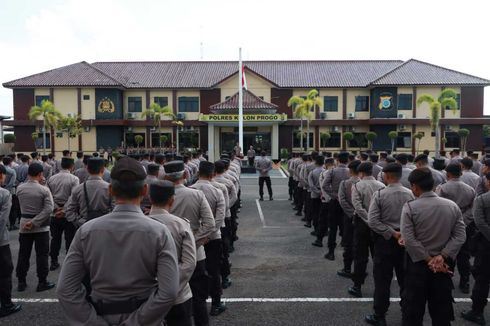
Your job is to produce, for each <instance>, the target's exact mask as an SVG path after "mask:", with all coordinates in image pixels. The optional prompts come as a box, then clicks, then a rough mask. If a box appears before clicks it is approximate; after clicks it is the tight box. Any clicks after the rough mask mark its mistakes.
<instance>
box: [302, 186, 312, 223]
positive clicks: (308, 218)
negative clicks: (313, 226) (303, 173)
mask: <svg viewBox="0 0 490 326" xmlns="http://www.w3.org/2000/svg"><path fill="white" fill-rule="evenodd" d="M303 202H304V205H303V207H304V208H303V209H304V212H305V219H306V221H307V222H311V196H310V193H309V192H308V190H306V189H304V190H303Z"/></svg>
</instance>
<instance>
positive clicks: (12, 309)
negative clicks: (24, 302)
mask: <svg viewBox="0 0 490 326" xmlns="http://www.w3.org/2000/svg"><path fill="white" fill-rule="evenodd" d="M21 309H22V306H21V305H20V304H18V303H11V304H9V305H7V306H2V307H1V308H0V318H2V317H6V316H8V315H11V314H15V313H16V312H19V311H20V310H21Z"/></svg>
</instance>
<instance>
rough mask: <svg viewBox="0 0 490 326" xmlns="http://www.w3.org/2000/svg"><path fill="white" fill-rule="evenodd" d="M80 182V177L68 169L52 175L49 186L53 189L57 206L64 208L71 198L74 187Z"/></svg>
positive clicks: (52, 192)
mask: <svg viewBox="0 0 490 326" xmlns="http://www.w3.org/2000/svg"><path fill="white" fill-rule="evenodd" d="M79 184H80V182H79V180H78V178H77V177H75V176H74V175H72V174H70V172H69V171H67V170H61V171H60V173H58V174H55V175H54V176H52V177H51V178H50V179H49V180H48V182H47V186H48V188H49V190H51V194H52V195H53V201H54V204H55V206H56V207H61V208H62V207H63V206H64V205H65V204H66V202H67V201H68V199H69V198H70V196H71V193H72V191H73V189H74V188H75V187H76V186H78V185H79Z"/></svg>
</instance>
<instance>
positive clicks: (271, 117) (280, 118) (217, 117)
mask: <svg viewBox="0 0 490 326" xmlns="http://www.w3.org/2000/svg"><path fill="white" fill-rule="evenodd" d="M286 120H287V115H286V114H244V115H243V122H284V121H286ZM199 121H204V122H238V114H201V115H199Z"/></svg>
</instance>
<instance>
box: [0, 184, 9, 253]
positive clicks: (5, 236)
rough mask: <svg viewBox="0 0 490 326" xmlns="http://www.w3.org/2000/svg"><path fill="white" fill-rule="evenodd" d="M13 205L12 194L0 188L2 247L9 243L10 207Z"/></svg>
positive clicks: (0, 243)
mask: <svg viewBox="0 0 490 326" xmlns="http://www.w3.org/2000/svg"><path fill="white" fill-rule="evenodd" d="M11 207H12V195H11V194H10V192H9V191H8V190H6V189H1V188H0V247H2V246H6V245H8V244H9V230H8V228H7V222H8V221H9V215H10V208H11Z"/></svg>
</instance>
